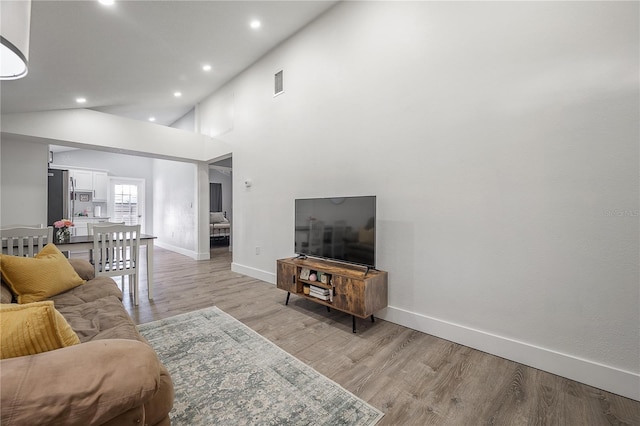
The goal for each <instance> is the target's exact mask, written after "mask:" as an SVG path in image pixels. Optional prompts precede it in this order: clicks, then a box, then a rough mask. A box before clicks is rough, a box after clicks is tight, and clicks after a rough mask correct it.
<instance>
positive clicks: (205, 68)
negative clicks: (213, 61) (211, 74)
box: [202, 64, 211, 71]
mask: <svg viewBox="0 0 640 426" xmlns="http://www.w3.org/2000/svg"><path fill="white" fill-rule="evenodd" d="M202 71H211V65H209V64H205V65H203V66H202Z"/></svg>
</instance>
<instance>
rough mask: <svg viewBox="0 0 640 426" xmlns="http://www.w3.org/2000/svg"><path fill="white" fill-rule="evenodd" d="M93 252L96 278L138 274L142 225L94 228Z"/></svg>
mask: <svg viewBox="0 0 640 426" xmlns="http://www.w3.org/2000/svg"><path fill="white" fill-rule="evenodd" d="M93 251H94V267H95V273H96V276H99V275H106V276H124V275H132V274H136V273H137V271H136V268H137V264H138V257H139V252H140V225H104V226H102V225H101V226H94V227H93ZM96 253H97V255H96Z"/></svg>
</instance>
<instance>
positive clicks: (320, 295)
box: [277, 257, 388, 333]
mask: <svg viewBox="0 0 640 426" xmlns="http://www.w3.org/2000/svg"><path fill="white" fill-rule="evenodd" d="M307 271H308V273H309V274H310V275H312V274H315V275H316V277H317V278H316V280H313V277H311V276H310V277H307V275H306V272H307ZM323 275H324V278H323ZM277 286H278V288H280V289H282V290H285V291H286V292H287V300H286V302H285V304H286V305H288V304H289V297H290V296H291V293H293V294H295V295H297V296H300V297H304V298H306V299H309V300H312V301H314V302H316V303H319V304H321V305H325V306H326V307H327V308H334V309H337V310H339V311H342V312H345V313H347V314H350V315H351V317H352V320H353V332H354V333H355V332H356V317H359V318H367V317H371V321H372V322H373V321H374V317H373V313H374V312H377V311H379V310H380V309H382V308H385V307H387V289H388V283H387V273H386V272H384V271H378V270H375V269H366V268H365V267H360V266H357V265H353V266H351V265H347V264H341V263H337V262H331V261H328V260H322V259H313V258H306V259H300V258H297V257H292V258H287V259H279V260H278V261H277ZM325 299H326V300H325Z"/></svg>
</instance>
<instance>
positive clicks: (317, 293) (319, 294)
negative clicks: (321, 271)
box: [309, 285, 331, 300]
mask: <svg viewBox="0 0 640 426" xmlns="http://www.w3.org/2000/svg"><path fill="white" fill-rule="evenodd" d="M330 293H331V292H330V291H329V289H328V288H322V287H316V286H315V285H312V286H311V288H310V289H309V296H313V297H316V298H318V299H321V300H329V299H330V297H331V296H330Z"/></svg>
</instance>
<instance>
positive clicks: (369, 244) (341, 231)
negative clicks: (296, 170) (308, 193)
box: [295, 196, 376, 268]
mask: <svg viewBox="0 0 640 426" xmlns="http://www.w3.org/2000/svg"><path fill="white" fill-rule="evenodd" d="M295 251H296V254H298V255H303V256H313V257H322V258H326V259H332V260H338V261H341V262H349V263H356V264H359V265H364V266H369V267H372V268H375V259H376V197H375V196H364V197H336V198H305V199H297V200H295Z"/></svg>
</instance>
